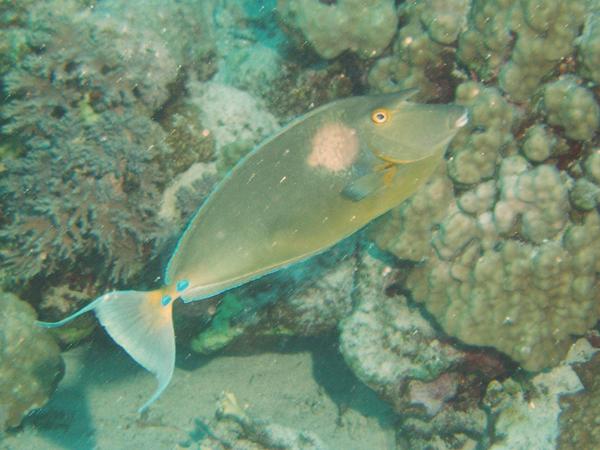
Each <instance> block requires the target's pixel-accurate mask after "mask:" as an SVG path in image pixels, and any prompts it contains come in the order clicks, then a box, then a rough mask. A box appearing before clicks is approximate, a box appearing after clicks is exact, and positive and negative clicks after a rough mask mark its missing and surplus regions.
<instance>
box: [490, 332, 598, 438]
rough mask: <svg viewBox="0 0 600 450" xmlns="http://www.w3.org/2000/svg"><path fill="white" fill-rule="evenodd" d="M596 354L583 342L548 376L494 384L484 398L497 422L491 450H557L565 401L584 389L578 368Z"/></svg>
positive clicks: (539, 375) (542, 374)
mask: <svg viewBox="0 0 600 450" xmlns="http://www.w3.org/2000/svg"><path fill="white" fill-rule="evenodd" d="M596 351H597V350H596V349H594V348H593V347H592V346H591V345H590V344H589V342H588V341H587V340H586V339H580V340H578V341H577V342H576V343H575V345H573V347H572V349H571V350H570V351H569V354H568V355H567V357H566V358H565V360H564V361H563V362H562V363H561V364H560V365H558V366H556V367H554V368H553V369H552V370H550V371H548V372H544V373H540V374H538V375H536V376H534V377H532V378H531V379H530V380H520V382H519V381H517V380H515V379H513V378H509V379H507V380H505V381H503V382H499V381H493V382H491V383H490V384H489V385H488V387H487V392H486V395H485V398H484V404H485V405H486V408H488V409H489V412H490V414H491V417H492V422H493V427H492V429H493V436H492V441H493V444H492V445H491V446H490V447H489V448H490V449H494V450H501V449H511V450H513V449H515V450H521V449H522V450H525V449H547V448H557V440H558V437H559V432H560V427H559V418H560V417H561V416H562V415H561V413H562V412H563V405H564V402H563V401H562V399H563V398H569V397H568V396H569V394H573V393H576V392H579V391H581V390H582V389H583V388H584V386H583V385H582V383H581V380H580V378H579V376H578V375H577V373H576V371H575V370H574V365H575V364H578V363H583V362H586V361H589V360H590V359H591V358H592V356H593V355H594V353H596ZM560 420H561V421H562V419H560ZM563 423H564V422H563ZM569 448H579V447H577V446H574V447H569ZM582 448H585V446H584V447H582Z"/></svg>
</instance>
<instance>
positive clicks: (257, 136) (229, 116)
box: [188, 81, 279, 161]
mask: <svg viewBox="0 0 600 450" xmlns="http://www.w3.org/2000/svg"><path fill="white" fill-rule="evenodd" d="M188 88H189V91H190V99H189V103H190V104H191V105H193V106H194V107H196V108H197V113H198V116H199V119H200V121H201V122H202V124H203V125H204V126H205V127H206V128H207V129H208V130H210V132H211V133H212V135H213V137H214V140H215V147H216V152H217V153H220V152H221V150H222V149H223V147H225V146H226V145H228V144H234V143H238V142H248V143H251V145H254V144H257V143H258V142H260V141H261V140H262V139H263V138H265V137H266V136H268V135H270V134H272V133H274V132H275V130H277V129H278V128H279V123H278V122H277V119H276V118H275V117H274V116H273V115H272V114H270V113H269V112H268V111H266V109H265V107H264V105H263V104H262V102H261V101H260V100H258V99H255V98H254V97H252V96H251V95H250V94H248V93H246V92H244V91H241V90H239V89H236V88H234V87H231V86H227V85H224V84H221V83H217V82H213V81H210V82H206V83H199V82H194V81H192V82H190V83H189V86H188ZM239 156H240V155H236V156H235V157H233V158H232V157H229V160H230V161H235V160H236V158H239Z"/></svg>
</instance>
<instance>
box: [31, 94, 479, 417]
mask: <svg viewBox="0 0 600 450" xmlns="http://www.w3.org/2000/svg"><path fill="white" fill-rule="evenodd" d="M415 92H416V91H415V90H414V89H411V90H405V91H400V92H396V93H391V94H376V95H363V96H355V97H349V98H345V99H340V100H336V101H333V102H331V103H329V104H326V105H324V106H321V107H319V108H316V109H314V110H313V111H310V112H308V113H307V114H305V115H303V116H301V117H299V118H297V119H296V120H293V121H292V122H291V123H290V124H288V125H287V126H285V127H283V128H282V129H281V130H280V131H279V132H277V133H276V134H275V135H274V136H272V137H270V138H268V139H266V140H265V141H264V142H262V143H261V144H259V145H258V146H257V147H256V148H255V149H253V150H252V151H251V152H250V153H249V154H248V155H247V156H246V157H244V158H243V159H241V160H240V161H239V162H238V164H237V165H236V166H235V167H234V168H233V169H232V170H231V171H230V172H229V173H228V174H227V175H226V176H225V177H224V178H223V180H222V181H221V182H220V183H218V184H217V186H216V188H215V189H214V190H213V191H212V193H211V194H210V195H209V196H208V198H207V199H206V201H205V202H204V203H203V204H202V206H201V207H200V208H199V209H198V210H197V211H196V213H195V214H194V216H193V218H192V219H191V221H190V222H189V224H188V225H187V227H186V229H185V230H184V231H183V233H182V235H181V237H180V239H179V241H178V243H177V244H176V246H175V249H174V251H173V254H172V256H171V258H170V260H169V262H168V264H167V266H166V269H165V272H164V277H163V283H164V284H163V286H162V287H160V288H158V289H155V290H152V291H135V290H123V291H112V292H108V293H106V294H104V295H102V296H100V297H98V298H97V299H95V300H93V301H92V302H91V303H89V304H88V305H87V306H85V307H83V308H82V309H80V310H79V311H77V312H75V313H73V314H72V315H70V316H68V317H66V318H64V319H63V320H60V321H58V322H38V324H39V325H40V326H43V327H47V328H54V327H60V326H63V325H65V324H66V323H68V322H70V321H72V320H73V319H75V318H77V317H79V316H81V315H82V314H85V313H87V312H90V311H93V312H94V313H95V314H96V317H97V319H98V320H99V322H100V323H101V324H102V326H103V327H104V328H105V330H106V332H107V333H108V334H109V335H110V336H111V338H112V339H113V340H114V341H115V342H116V343H117V344H118V345H120V346H121V347H123V349H125V351H126V352H127V353H128V354H129V355H130V356H131V357H132V358H133V359H134V360H135V361H136V362H137V363H139V364H140V365H141V366H142V367H144V368H145V369H146V370H148V371H149V372H151V373H152V374H153V375H154V376H155V377H156V380H157V387H156V390H155V392H154V393H153V394H152V395H151V397H150V398H149V399H148V400H147V401H146V403H144V404H143V405H142V407H141V408H140V409H139V411H140V412H143V411H145V410H147V408H148V407H149V406H150V405H151V404H152V403H153V402H155V401H156V400H157V399H158V398H159V396H160V395H161V394H162V393H163V391H164V390H165V389H166V388H167V386H168V384H169V382H170V380H171V378H172V376H173V371H174V367H175V332H174V329H173V319H172V308H173V303H174V302H175V301H177V300H179V301H182V302H183V303H189V302H195V301H200V300H203V299H207V298H210V297H212V296H215V295H217V294H219V293H222V292H225V291H227V290H230V289H232V288H235V287H237V286H240V285H243V284H245V283H248V282H251V281H253V280H256V279H258V278H260V277H262V276H264V275H266V274H269V273H272V272H275V271H277V270H280V269H282V268H284V267H287V266H289V265H291V264H293V263H295V262H298V261H301V260H304V259H306V258H309V257H310V256H313V255H315V254H318V253H321V252H323V251H325V250H326V249H328V248H330V247H331V246H333V245H334V244H336V243H337V242H339V241H341V240H342V239H344V238H346V237H348V236H350V235H351V234H353V233H355V232H356V231H357V230H359V229H360V228H362V227H364V226H365V225H366V224H368V223H369V222H371V221H372V220H373V219H375V218H377V217H379V216H381V215H382V214H384V213H385V212H387V211H389V210H390V209H391V208H393V207H395V206H397V205H399V204H400V203H401V202H402V201H404V200H405V199H406V198H408V197H409V196H410V195H412V194H413V193H414V192H415V191H416V190H417V189H418V188H419V186H421V185H422V184H423V183H425V182H426V181H427V179H428V178H429V177H430V176H431V174H432V173H433V172H434V171H435V169H436V167H437V166H438V165H439V164H440V162H441V161H442V160H443V158H444V153H445V151H446V148H447V147H448V145H449V143H450V141H451V140H452V138H453V137H454V136H455V134H456V133H457V132H458V131H459V130H460V128H462V127H463V126H464V125H465V124H466V123H467V121H468V116H467V111H466V110H465V108H464V107H462V106H459V105H456V104H422V103H416V102H412V101H411V100H410V98H411V97H412V96H413V95H414V94H415Z"/></svg>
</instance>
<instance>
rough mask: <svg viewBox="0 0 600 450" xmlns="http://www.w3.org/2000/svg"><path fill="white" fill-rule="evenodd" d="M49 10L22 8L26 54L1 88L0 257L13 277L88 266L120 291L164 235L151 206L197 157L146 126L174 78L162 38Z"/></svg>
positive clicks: (112, 21) (174, 66)
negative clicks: (1, 219)
mask: <svg viewBox="0 0 600 450" xmlns="http://www.w3.org/2000/svg"><path fill="white" fill-rule="evenodd" d="M68 4H69V5H72V4H71V3H68ZM55 6H56V5H54V4H53V3H49V4H45V3H44V4H40V5H38V6H36V7H35V8H32V10H31V11H30V13H29V14H30V16H29V18H28V21H29V22H28V25H29V27H30V29H29V30H28V33H29V37H30V39H31V40H32V42H30V43H29V45H30V46H32V48H33V49H34V50H35V52H33V53H31V54H30V55H28V56H26V57H25V58H24V59H23V60H22V62H21V63H20V64H18V65H17V66H16V67H14V68H13V69H12V70H11V71H10V72H9V73H8V74H7V75H6V76H5V77H4V80H3V82H4V88H5V90H6V92H7V94H8V100H9V101H8V103H6V104H4V105H2V115H3V117H4V118H5V120H6V123H5V124H4V126H3V128H2V133H3V134H4V135H6V136H9V137H13V138H15V139H17V140H18V141H19V142H20V145H21V151H20V153H21V155H22V156H21V157H20V158H18V159H14V160H11V161H7V162H6V163H5V165H6V170H5V171H4V172H3V173H2V177H1V179H0V194H1V196H2V200H1V201H2V208H3V211H4V214H5V215H6V217H7V218H9V219H10V223H9V225H8V226H7V227H6V228H5V229H4V230H3V231H2V237H3V238H4V239H5V240H6V241H7V242H8V248H7V249H6V250H5V258H7V260H8V263H9V264H10V265H11V266H12V270H11V272H12V275H13V277H14V279H15V280H23V281H28V280H32V279H34V278H35V277H37V276H38V275H41V276H44V277H46V278H47V277H49V276H51V275H54V274H58V273H59V272H60V273H62V274H65V273H68V272H69V271H73V270H75V269H76V270H77V271H78V272H79V273H80V274H83V273H93V272H96V271H97V270H98V267H97V264H95V263H94V260H95V259H96V258H98V259H99V260H100V261H103V263H104V264H101V265H100V266H101V267H102V268H103V269H102V272H101V273H97V277H98V278H99V279H103V280H108V281H109V282H110V283H113V284H114V283H119V282H123V281H126V280H130V279H131V278H132V277H133V276H135V275H137V274H139V272H140V269H141V267H142V266H143V264H144V263H145V261H144V260H145V259H146V258H147V257H148V255H150V254H151V253H152V251H153V250H154V249H155V248H154V247H155V246H154V242H155V240H156V239H157V238H158V237H160V236H162V235H163V234H164V230H163V229H162V228H161V226H160V221H159V219H158V218H157V215H156V205H157V204H158V202H159V199H160V197H159V196H160V193H161V191H162V189H163V188H164V186H165V184H166V183H167V182H168V181H169V180H170V179H171V178H172V177H173V176H175V175H176V173H177V172H178V171H181V170H182V168H183V167H182V166H186V165H188V164H190V163H191V162H193V161H196V160H198V159H199V158H200V157H203V156H204V155H199V154H196V153H195V149H193V148H187V149H184V151H183V152H182V149H181V148H179V149H177V150H178V151H177V153H175V150H174V149H173V148H171V147H169V146H168V145H167V143H166V141H167V140H166V135H165V132H164V131H163V129H162V128H161V127H160V126H159V124H158V123H156V122H155V121H154V120H152V115H153V114H154V113H155V112H156V111H157V110H158V109H159V108H160V107H161V106H162V105H163V104H164V103H165V102H166V101H167V100H168V98H169V95H170V92H169V84H170V83H172V82H174V80H175V77H176V76H177V62H176V59H174V58H173V57H172V55H171V54H170V53H169V51H168V49H166V48H164V47H163V46H162V40H161V39H160V38H158V37H157V36H155V35H153V34H152V33H153V32H152V31H148V30H144V31H140V29H136V30H135V31H131V30H130V29H128V28H127V27H124V26H123V24H122V23H121V22H119V20H117V19H116V18H115V17H116V16H111V18H110V19H108V18H106V19H102V20H100V19H99V17H97V16H94V15H93V14H92V13H89V12H87V11H86V12H80V13H79V12H74V11H73V9H74V7H71V8H66V9H65V10H66V11H67V12H64V13H63V12H61V10H63V8H56V7H55ZM149 52H151V53H152V54H154V56H155V57H154V58H147V57H146V54H147V53H149ZM181 161H184V163H181Z"/></svg>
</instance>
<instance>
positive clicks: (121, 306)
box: [38, 291, 175, 412]
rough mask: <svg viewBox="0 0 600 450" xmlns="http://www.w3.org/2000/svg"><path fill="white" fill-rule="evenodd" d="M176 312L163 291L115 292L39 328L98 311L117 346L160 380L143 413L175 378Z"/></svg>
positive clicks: (43, 323)
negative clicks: (174, 327)
mask: <svg viewBox="0 0 600 450" xmlns="http://www.w3.org/2000/svg"><path fill="white" fill-rule="evenodd" d="M165 299H166V300H167V301H165ZM172 309H173V304H172V302H171V301H170V299H169V298H168V297H163V295H162V293H161V291H152V292H139V291H114V292H109V293H108V294H105V295H103V296H101V297H99V298H97V299H96V300H94V301H93V302H92V303H90V304H89V305H87V306H86V307H85V308H83V309H81V310H79V311H77V312H76V313H74V314H72V315H71V316H69V317H67V318H65V319H63V320H61V321H59V322H38V324H39V325H40V326H43V327H46V328H55V327H59V326H61V325H64V324H66V323H67V322H70V321H71V320H73V319H75V318H76V317H79V316H80V315H82V314H84V313H86V312H88V311H91V310H94V312H95V313H96V316H97V317H98V320H99V321H100V323H101V324H102V326H104V328H105V329H106V331H107V332H108V334H109V335H110V336H111V337H112V338H113V339H114V340H115V342H116V343H117V344H119V345H120V346H121V347H123V348H124V349H125V351H126V352H127V353H129V355H130V356H131V357H132V358H133V359H135V360H136V361H137V362H138V363H139V364H141V365H142V366H143V367H144V368H145V369H147V370H149V371H150V372H152V373H153V374H154V375H155V376H156V378H157V380H158V388H157V389H156V391H155V392H154V394H153V395H152V397H150V399H149V400H148V401H147V402H146V403H145V404H144V405H143V406H142V407H141V408H140V409H139V411H140V412H142V411H144V410H145V409H146V408H148V406H150V405H151V404H152V403H153V402H154V401H155V400H156V399H157V398H158V397H159V396H160V394H161V393H162V392H163V391H164V390H165V388H166V387H167V385H168V384H169V381H171V377H172V375H173V369H174V367H175V333H174V332H173V319H172Z"/></svg>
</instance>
